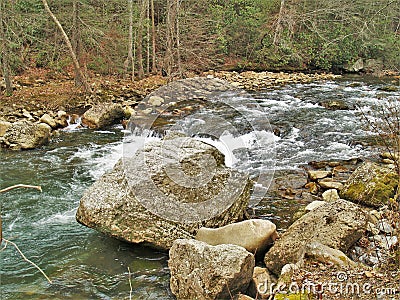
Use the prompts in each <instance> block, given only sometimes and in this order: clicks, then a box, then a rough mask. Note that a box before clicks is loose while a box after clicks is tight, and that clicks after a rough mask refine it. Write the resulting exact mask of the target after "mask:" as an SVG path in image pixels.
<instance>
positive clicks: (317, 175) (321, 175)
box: [308, 170, 332, 181]
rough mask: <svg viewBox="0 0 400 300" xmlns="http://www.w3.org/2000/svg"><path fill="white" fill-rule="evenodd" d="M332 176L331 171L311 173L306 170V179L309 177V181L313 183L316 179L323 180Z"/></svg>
mask: <svg viewBox="0 0 400 300" xmlns="http://www.w3.org/2000/svg"><path fill="white" fill-rule="evenodd" d="M331 174H332V172H331V171H319V170H317V171H313V170H308V177H310V179H311V180H313V181H315V180H318V179H323V178H326V177H328V176H330V175H331Z"/></svg>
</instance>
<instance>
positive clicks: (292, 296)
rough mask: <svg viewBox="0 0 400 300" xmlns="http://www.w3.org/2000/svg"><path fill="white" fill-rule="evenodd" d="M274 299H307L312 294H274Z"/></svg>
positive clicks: (310, 297)
mask: <svg viewBox="0 0 400 300" xmlns="http://www.w3.org/2000/svg"><path fill="white" fill-rule="evenodd" d="M274 299H275V300H308V299H312V295H310V294H307V293H304V294H301V293H296V294H276V295H275V296H274Z"/></svg>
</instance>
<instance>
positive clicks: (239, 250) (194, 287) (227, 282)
mask: <svg viewBox="0 0 400 300" xmlns="http://www.w3.org/2000/svg"><path fill="white" fill-rule="evenodd" d="M169 257H170V259H169V261H168V266H169V269H170V271H171V280H170V287H171V291H172V293H173V294H174V295H175V296H176V298H177V299H178V300H179V299H193V300H194V299H231V295H235V294H237V293H239V292H244V291H246V290H247V288H248V286H249V283H250V281H251V279H252V276H253V269H254V265H255V261H254V256H253V255H252V254H251V253H250V252H248V251H246V249H244V248H243V247H240V246H236V245H226V244H224V245H218V246H210V245H208V244H206V243H204V242H201V241H196V240H184V239H179V240H176V241H175V242H174V244H173V245H172V248H171V250H170V252H169Z"/></svg>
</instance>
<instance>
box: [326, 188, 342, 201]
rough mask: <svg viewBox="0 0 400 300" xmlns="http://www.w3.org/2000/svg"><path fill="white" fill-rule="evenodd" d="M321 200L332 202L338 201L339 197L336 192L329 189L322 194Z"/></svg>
mask: <svg viewBox="0 0 400 300" xmlns="http://www.w3.org/2000/svg"><path fill="white" fill-rule="evenodd" d="M322 199H324V201H326V202H333V201H336V200H339V199H340V197H339V194H338V192H337V190H334V189H330V190H327V191H325V192H323V193H322Z"/></svg>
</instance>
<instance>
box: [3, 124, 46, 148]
mask: <svg viewBox="0 0 400 300" xmlns="http://www.w3.org/2000/svg"><path fill="white" fill-rule="evenodd" d="M50 136H51V127H50V126H49V125H47V124H44V123H32V122H29V121H20V122H15V123H12V124H11V125H9V126H8V128H7V130H6V132H5V133H4V135H3V137H2V141H1V143H2V144H3V146H5V147H8V148H10V149H12V150H27V149H34V148H38V147H40V146H42V145H44V144H46V143H47V142H48V141H49V139H50Z"/></svg>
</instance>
